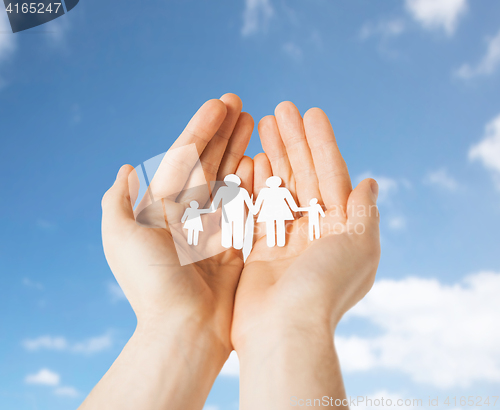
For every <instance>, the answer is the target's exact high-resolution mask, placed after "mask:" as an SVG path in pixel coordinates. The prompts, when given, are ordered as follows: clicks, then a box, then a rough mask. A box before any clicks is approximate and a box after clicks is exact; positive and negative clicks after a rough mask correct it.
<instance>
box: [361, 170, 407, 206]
mask: <svg viewBox="0 0 500 410" xmlns="http://www.w3.org/2000/svg"><path fill="white" fill-rule="evenodd" d="M366 178H373V179H374V180H376V181H377V183H378V203H383V202H386V201H388V200H389V198H390V196H392V195H393V194H394V193H395V192H396V191H397V190H398V188H399V185H400V182H403V184H404V185H407V184H408V183H407V182H406V181H397V180H395V179H393V178H389V177H383V176H377V175H374V174H372V173H371V172H365V173H363V174H361V175H359V176H358V178H356V179H357V180H358V181H359V182H361V181H362V180H363V179H366Z"/></svg>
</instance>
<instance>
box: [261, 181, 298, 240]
mask: <svg viewBox="0 0 500 410" xmlns="http://www.w3.org/2000/svg"><path fill="white" fill-rule="evenodd" d="M281 182H282V181H281V178H280V177H276V176H274V177H269V178H267V180H266V185H267V186H268V188H262V189H261V191H260V193H259V196H258V197H257V201H256V202H255V206H254V213H255V214H257V213H258V214H259V216H258V218H257V222H265V223H266V239H267V246H269V247H270V248H272V247H273V246H275V245H276V244H277V245H278V246H280V247H281V246H285V238H286V232H285V221H293V220H294V219H295V218H294V217H293V214H292V212H291V211H290V209H291V210H292V211H294V212H299V207H298V206H297V204H296V203H295V200H294V199H293V196H292V194H291V193H290V191H289V190H288V189H287V188H282V187H281Z"/></svg>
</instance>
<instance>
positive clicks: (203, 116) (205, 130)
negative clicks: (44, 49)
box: [171, 99, 227, 153]
mask: <svg viewBox="0 0 500 410" xmlns="http://www.w3.org/2000/svg"><path fill="white" fill-rule="evenodd" d="M226 113H227V108H226V105H225V104H224V102H223V101H221V100H216V99H213V100H208V101H207V102H206V103H205V104H203V105H202V106H201V107H200V109H199V110H198V111H197V112H196V114H195V115H194V116H193V117H192V118H191V120H190V121H189V123H188V125H186V128H184V131H182V133H181V135H180V136H179V138H177V140H175V142H174V143H173V145H172V147H171V148H173V149H175V148H179V147H183V146H185V145H189V144H196V149H197V151H198V152H199V153H202V152H203V150H204V149H205V147H206V146H207V144H208V143H209V142H210V140H211V139H212V137H213V136H214V135H215V133H216V132H217V131H218V130H219V128H220V126H221V125H222V123H223V121H224V119H225V118H226Z"/></svg>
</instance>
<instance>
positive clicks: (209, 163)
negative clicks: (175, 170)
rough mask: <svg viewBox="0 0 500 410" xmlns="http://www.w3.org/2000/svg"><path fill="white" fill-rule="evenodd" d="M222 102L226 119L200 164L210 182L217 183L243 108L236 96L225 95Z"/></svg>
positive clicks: (204, 152) (202, 155)
mask: <svg viewBox="0 0 500 410" xmlns="http://www.w3.org/2000/svg"><path fill="white" fill-rule="evenodd" d="M221 101H222V102H223V103H224V104H225V105H226V110H227V113H226V118H225V119H224V122H223V123H222V124H221V126H220V127H219V129H218V130H217V132H216V133H215V135H214V136H213V137H212V139H211V140H210V142H209V143H208V144H207V146H206V147H205V150H204V151H203V153H202V154H201V156H200V162H201V165H202V167H203V171H204V172H205V177H206V179H207V181H208V182H211V181H215V179H216V177H217V173H218V171H219V166H220V165H221V161H222V158H223V156H224V153H225V151H226V147H227V145H228V142H229V139H230V137H231V135H232V133H233V131H234V128H235V125H236V123H237V121H238V118H239V116H240V113H241V107H242V102H241V99H240V97H238V96H237V95H236V94H224V95H223V96H222V97H221ZM245 148H246V147H245ZM240 159H241V157H240Z"/></svg>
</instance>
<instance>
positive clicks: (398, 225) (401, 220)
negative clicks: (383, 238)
mask: <svg viewBox="0 0 500 410" xmlns="http://www.w3.org/2000/svg"><path fill="white" fill-rule="evenodd" d="M388 225H389V228H391V229H392V230H394V231H400V230H401V229H404V228H406V218H405V217H403V216H393V217H391V218H389V221H388Z"/></svg>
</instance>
